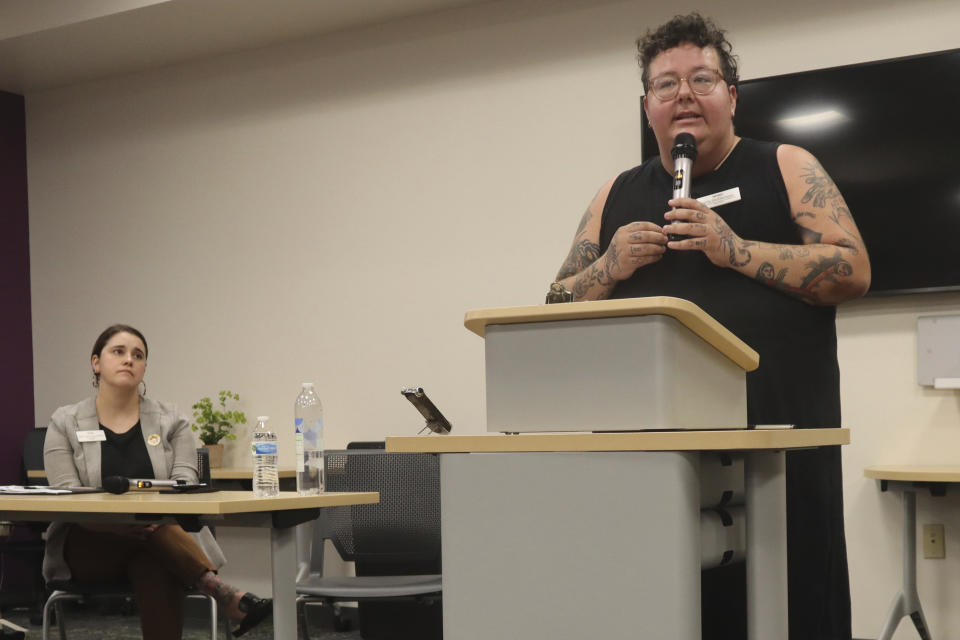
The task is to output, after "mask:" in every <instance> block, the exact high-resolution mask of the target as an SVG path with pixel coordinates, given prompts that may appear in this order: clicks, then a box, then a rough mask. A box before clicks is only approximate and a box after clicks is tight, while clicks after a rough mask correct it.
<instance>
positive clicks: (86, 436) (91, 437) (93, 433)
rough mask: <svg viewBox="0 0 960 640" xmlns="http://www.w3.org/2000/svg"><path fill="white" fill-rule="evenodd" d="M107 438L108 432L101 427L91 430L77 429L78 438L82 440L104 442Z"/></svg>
mask: <svg viewBox="0 0 960 640" xmlns="http://www.w3.org/2000/svg"><path fill="white" fill-rule="evenodd" d="M106 439H107V434H105V433H104V432H103V431H101V430H100V429H91V430H90V431H77V440H79V441H80V442H102V441H103V440H106Z"/></svg>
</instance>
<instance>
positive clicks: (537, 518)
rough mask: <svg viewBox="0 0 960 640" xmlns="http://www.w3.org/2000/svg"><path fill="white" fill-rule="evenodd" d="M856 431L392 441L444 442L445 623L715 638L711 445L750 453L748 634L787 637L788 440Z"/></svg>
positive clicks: (471, 632) (532, 634)
mask: <svg viewBox="0 0 960 640" xmlns="http://www.w3.org/2000/svg"><path fill="white" fill-rule="evenodd" d="M849 441H850V433H849V431H848V430H847V429H805V430H792V429H784V430H723V431H673V432H630V433H596V434H593V433H562V434H540V433H536V434H517V435H500V434H487V435H477V436H425V437H393V438H387V445H386V446H387V450H388V451H397V452H427V453H438V454H440V482H441V498H440V499H441V526H442V546H443V600H444V602H443V617H444V621H443V624H444V635H445V636H446V637H450V638H457V640H485V639H489V638H491V637H503V636H504V635H509V636H511V637H522V638H525V639H527V640H536V639H541V638H542V639H544V640H546V639H549V640H564V639H568V638H569V639H571V640H580V639H582V638H585V637H607V638H627V637H630V638H671V639H673V640H688V639H696V640H698V639H699V638H700V634H701V629H700V608H699V602H700V529H699V523H700V486H699V483H700V479H699V468H700V466H699V460H700V455H701V452H710V451H725V452H735V454H736V455H743V457H744V468H745V487H744V489H745V492H744V493H745V507H746V509H745V512H746V539H747V551H746V557H747V596H748V606H747V610H748V632H749V637H750V638H751V639H762V640H786V638H787V556H786V486H785V459H784V450H786V449H793V448H807V447H818V446H825V445H843V444H848V443H849Z"/></svg>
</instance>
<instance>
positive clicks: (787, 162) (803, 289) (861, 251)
mask: <svg viewBox="0 0 960 640" xmlns="http://www.w3.org/2000/svg"><path fill="white" fill-rule="evenodd" d="M777 160H778V162H779V164H780V172H781V174H783V181H784V183H785V184H786V187H787V195H788V197H789V199H790V215H791V218H792V219H793V223H794V224H795V225H797V229H798V230H799V232H800V237H801V239H802V241H803V244H800V245H791V244H771V243H767V242H753V241H750V240H746V239H744V238H741V237H739V236H738V235H736V234H735V233H734V232H733V230H732V229H730V227H729V226H727V223H726V222H724V221H723V218H721V217H720V216H719V215H717V214H716V213H715V212H713V211H712V210H710V209H709V208H707V207H705V206H703V205H702V204H700V203H699V202H697V201H696V200H692V199H682V200H677V201H671V203H670V204H671V205H673V206H676V207H677V210H675V211H669V212H667V213H666V216H665V217H666V218H667V220H669V221H671V222H672V223H673V224H671V225H670V226H667V227H666V228H665V229H664V230H665V231H666V232H667V233H678V234H683V235H689V236H690V238H689V239H687V240H681V241H679V242H671V243H670V244H668V245H667V246H668V247H670V248H671V249H677V250H698V251H702V252H703V253H704V254H705V255H706V256H707V257H708V258H709V259H710V261H711V262H713V264H715V265H717V266H718V267H724V268H729V269H735V270H736V271H739V272H740V273H742V274H743V275H745V276H747V277H749V278H755V279H756V280H758V281H759V282H762V283H764V284H766V285H768V286H771V287H773V288H775V289H778V290H780V291H782V292H783V293H785V294H787V295H790V296H793V297H795V298H799V299H800V300H803V301H804V302H807V303H809V304H821V305H833V304H838V303H840V302H843V301H845V300H850V299H852V298H857V297H859V296H862V295H863V294H864V293H866V291H867V289H868V288H869V287H870V260H869V258H868V257H867V249H866V247H865V246H864V244H863V239H862V238H861V237H860V232H859V230H858V229H857V225H856V223H854V221H853V217H852V216H851V215H850V210H849V209H848V208H847V204H846V202H845V201H844V199H843V196H842V195H841V194H840V191H839V190H838V189H837V185H835V184H834V182H833V180H831V179H830V176H829V175H827V172H826V171H824V169H823V167H822V166H820V163H819V162H817V159H816V158H815V157H813V155H811V154H810V153H809V152H808V151H806V150H804V149H801V148H800V147H794V146H791V145H781V146H780V147H779V149H778V150H777Z"/></svg>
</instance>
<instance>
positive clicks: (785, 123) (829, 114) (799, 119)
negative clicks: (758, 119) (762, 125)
mask: <svg viewBox="0 0 960 640" xmlns="http://www.w3.org/2000/svg"><path fill="white" fill-rule="evenodd" d="M849 119H850V118H848V117H847V115H846V114H845V113H843V112H841V111H837V110H836V109H824V110H822V111H814V112H812V113H804V114H800V115H795V116H787V117H786V118H780V119H779V120H777V124H779V125H780V126H782V127H786V128H787V129H794V130H799V129H803V130H810V129H826V128H828V127H833V126H836V125H838V124H841V123H843V122H846V121H848V120H849Z"/></svg>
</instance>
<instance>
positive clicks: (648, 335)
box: [464, 297, 759, 433]
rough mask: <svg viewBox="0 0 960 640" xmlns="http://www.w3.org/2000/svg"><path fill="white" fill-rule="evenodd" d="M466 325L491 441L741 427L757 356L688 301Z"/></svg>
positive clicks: (542, 312)
mask: <svg viewBox="0 0 960 640" xmlns="http://www.w3.org/2000/svg"><path fill="white" fill-rule="evenodd" d="M464 324H465V325H466V327H467V328H468V329H469V330H471V331H473V332H474V333H476V334H477V335H480V336H482V337H485V338H486V343H485V354H486V387H487V392H486V393H487V431H492V432H510V433H523V432H536V431H594V432H599V431H636V430H647V429H659V430H663V429H743V428H744V427H746V425H747V387H746V372H747V371H752V370H754V369H756V368H757V366H758V362H759V356H758V355H757V352H756V351H754V350H753V349H751V348H750V347H749V346H747V345H746V344H745V343H744V342H743V341H742V340H740V339H739V338H737V337H736V336H735V335H733V334H732V333H731V332H730V331H729V330H727V329H726V328H725V327H723V326H722V325H721V324H720V323H718V322H717V321H716V320H714V319H713V318H711V317H710V316H709V315H707V314H706V313H705V312H704V311H703V310H702V309H700V308H699V307H698V306H696V305H695V304H693V303H692V302H689V301H687V300H681V299H679V298H670V297H655V298H633V299H626V300H600V301H596V302H571V303H566V304H553V305H538V306H533V307H512V308H501V309H485V310H481V311H470V312H468V313H467V316H466V320H465V322H464ZM693 398H696V401H692V399H693Z"/></svg>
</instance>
